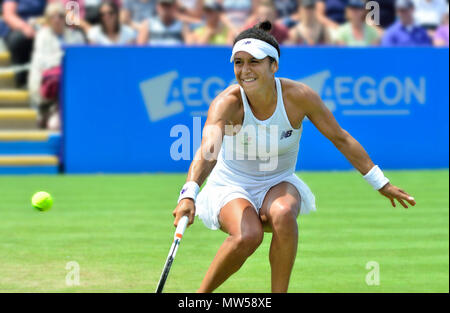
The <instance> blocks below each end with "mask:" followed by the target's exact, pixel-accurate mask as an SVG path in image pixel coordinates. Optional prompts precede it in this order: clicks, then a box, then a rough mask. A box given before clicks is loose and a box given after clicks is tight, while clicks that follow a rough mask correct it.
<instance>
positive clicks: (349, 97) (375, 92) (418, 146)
mask: <svg viewBox="0 0 450 313" xmlns="http://www.w3.org/2000/svg"><path fill="white" fill-rule="evenodd" d="M448 51H449V50H448V49H434V48H395V49H386V48H369V49H349V48H299V47H283V48H282V54H281V60H280V70H279V72H278V74H277V76H278V77H286V78H290V79H293V80H297V81H301V82H303V83H305V84H307V85H308V86H310V87H311V88H313V89H314V90H315V91H316V92H318V93H319V95H320V96H321V97H322V99H323V101H324V102H325V104H326V105H327V107H328V108H329V109H330V110H331V111H332V112H333V114H334V116H335V117H336V119H337V121H338V122H339V123H340V124H341V126H342V127H343V128H344V129H346V130H347V131H348V132H349V133H350V134H352V135H353V137H355V138H356V139H357V140H358V141H359V142H360V143H361V144H362V145H363V146H364V148H365V149H366V150H367V151H368V153H369V155H370V156H371V157H372V159H373V160H374V162H375V163H376V164H379V165H380V166H381V167H382V168H383V169H417V168H448V156H449V155H448V151H449V146H448V144H449V137H448V136H449V88H448V85H449V64H448V63H449V61H448V57H449V52H448ZM230 53H231V49H230V48H226V47H178V48H163V47H145V48H144V47H115V48H111V47H108V48H105V47H69V48H67V50H66V55H65V60H64V78H63V84H64V86H63V103H64V108H63V112H64V166H65V171H66V172H67V173H93V172H104V173H127V172H185V171H187V170H188V167H189V164H190V162H191V160H192V158H193V155H194V153H195V151H196V149H197V148H198V147H199V145H200V140H201V129H202V125H203V124H204V123H205V120H206V115H207V110H208V107H209V104H210V103H211V101H212V100H213V99H214V97H215V96H216V95H217V94H219V93H220V92H221V91H222V90H223V89H225V88H226V87H227V86H228V85H230V84H233V83H234V72H233V66H232V64H230V63H229V58H230ZM303 125H304V130H303V135H302V139H301V142H300V152H299V158H298V162H297V169H301V170H342V169H350V168H352V167H351V164H350V163H349V162H348V161H347V160H346V159H345V157H344V156H342V155H341V154H340V152H339V151H338V150H337V149H336V148H335V147H334V146H333V145H332V143H331V142H329V141H328V140H327V139H326V138H325V137H324V136H323V135H321V134H320V133H319V132H318V131H317V129H316V128H315V127H314V125H312V123H311V122H309V121H305V122H304V123H303Z"/></svg>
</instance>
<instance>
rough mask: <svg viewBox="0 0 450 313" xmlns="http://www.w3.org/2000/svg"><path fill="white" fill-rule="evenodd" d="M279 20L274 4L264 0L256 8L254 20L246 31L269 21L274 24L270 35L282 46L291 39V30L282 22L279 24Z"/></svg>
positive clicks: (246, 26) (249, 23) (247, 26)
mask: <svg viewBox="0 0 450 313" xmlns="http://www.w3.org/2000/svg"><path fill="white" fill-rule="evenodd" d="M277 18H278V16H277V11H276V9H275V6H274V4H273V2H272V1H270V0H263V1H261V2H260V3H259V4H258V6H257V7H256V10H255V16H254V18H252V19H251V20H250V21H249V22H248V23H247V24H246V25H245V26H244V29H248V28H251V27H253V26H255V25H256V24H258V23H261V22H264V21H269V22H270V23H271V24H272V29H271V30H270V34H271V35H272V36H274V37H275V39H276V40H277V41H278V43H279V44H282V43H284V41H286V40H287V39H288V38H289V30H288V28H287V27H286V26H284V25H283V24H282V23H281V22H277Z"/></svg>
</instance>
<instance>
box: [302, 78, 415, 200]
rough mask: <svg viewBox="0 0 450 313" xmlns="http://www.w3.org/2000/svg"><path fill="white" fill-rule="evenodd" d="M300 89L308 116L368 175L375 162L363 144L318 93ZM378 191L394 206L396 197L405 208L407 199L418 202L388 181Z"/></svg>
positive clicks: (359, 169)
mask: <svg viewBox="0 0 450 313" xmlns="http://www.w3.org/2000/svg"><path fill="white" fill-rule="evenodd" d="M298 89H299V90H298V93H299V95H298V96H299V98H300V99H302V103H303V105H304V106H303V108H304V110H305V114H306V116H307V117H308V118H309V119H310V121H311V122H312V123H313V124H314V126H316V127H317V129H318V130H319V131H320V132H321V133H322V134H323V135H324V136H325V137H326V138H328V139H329V140H330V141H331V142H332V143H333V144H334V145H335V146H336V148H337V149H338V150H339V151H340V152H341V153H342V154H343V155H344V156H345V157H346V158H347V160H348V161H349V162H350V163H351V164H352V165H353V166H354V167H355V168H356V169H357V170H358V171H359V172H360V173H361V174H362V175H366V174H367V173H368V172H369V171H370V170H371V169H372V168H373V167H374V166H375V164H374V163H373V162H372V160H371V159H370V157H369V155H368V154H367V152H366V151H365V150H364V148H363V147H362V146H361V144H360V143H359V142H358V141H357V140H356V139H355V138H353V137H352V136H351V135H350V134H349V133H348V132H347V131H345V130H344V129H342V128H341V126H340V125H339V124H338V122H337V121H336V119H335V118H334V116H333V114H332V113H331V112H330V110H328V108H327V107H326V106H325V104H324V103H323V102H322V100H321V99H320V97H319V95H317V93H315V92H314V91H313V90H311V89H310V88H309V87H306V86H304V85H302V87H300V88H298ZM378 191H379V192H380V193H381V194H382V195H383V196H385V197H387V198H389V199H390V201H391V204H392V205H393V206H394V207H395V202H394V199H396V200H397V201H398V202H399V203H400V204H401V205H402V206H403V207H405V208H407V207H408V206H407V204H406V203H405V201H406V202H408V203H409V204H411V205H415V204H416V202H415V201H414V198H412V197H411V196H410V195H409V194H408V193H406V192H405V191H403V190H402V189H400V188H398V187H396V186H394V185H391V184H390V183H387V184H386V185H385V186H384V187H382V188H381V189H379V190H378Z"/></svg>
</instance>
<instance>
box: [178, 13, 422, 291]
mask: <svg viewBox="0 0 450 313" xmlns="http://www.w3.org/2000/svg"><path fill="white" fill-rule="evenodd" d="M270 29H271V24H270V23H269V22H263V23H261V24H259V25H258V26H255V27H253V28H251V29H248V30H245V31H243V32H242V33H240V34H239V35H238V37H237V38H236V39H235V42H234V45H233V51H232V56H231V62H233V61H234V73H235V75H236V80H237V82H238V84H236V85H232V86H230V87H228V88H227V89H226V90H224V91H223V92H222V93H220V94H219V95H218V96H217V97H216V98H215V99H214V101H213V102H212V103H211V106H210V108H209V111H208V117H207V120H206V123H205V127H204V131H203V138H202V142H201V146H200V149H199V150H198V151H197V152H196V155H195V158H194V160H193V161H192V163H191V165H190V168H189V173H188V175H187V182H186V184H185V185H184V186H183V188H182V190H181V192H180V197H179V200H178V205H177V207H176V208H175V210H174V211H173V215H174V216H175V221H174V224H175V226H176V225H177V224H178V221H179V219H180V218H181V217H182V216H184V215H187V216H188V217H189V225H190V224H192V223H193V222H194V216H195V215H197V216H199V218H200V219H201V220H202V221H203V223H204V224H205V225H206V226H207V227H208V228H210V229H221V230H222V231H224V232H225V233H227V234H228V235H229V236H228V237H227V238H226V239H225V241H224V242H223V244H222V245H221V246H220V248H219V251H218V252H217V254H216V256H215V257H214V259H213V261H212V263H211V265H210V267H209V269H208V271H207V273H206V276H205V277H204V279H203V281H202V283H201V286H200V288H199V289H198V292H212V291H213V290H215V289H216V288H217V287H218V286H220V285H221V284H222V283H223V282H224V281H225V280H226V279H227V278H228V277H230V276H231V275H232V274H233V273H235V272H236V271H237V270H238V269H239V268H240V267H241V266H242V264H243V263H244V262H245V260H246V259H247V258H248V257H249V256H250V255H251V254H252V253H253V252H254V251H255V250H256V248H257V247H258V246H259V245H260V243H261V242H262V239H263V234H264V232H265V231H266V232H272V242H271V246H270V252H269V260H270V266H271V284H272V292H287V290H288V285H289V278H290V275H291V271H292V267H293V265H294V261H295V257H296V254H297V243H298V226H297V216H298V214H299V213H300V214H306V213H308V212H309V211H313V210H315V198H314V195H313V194H312V192H311V191H310V189H309V188H308V186H307V185H306V184H305V183H304V182H302V181H301V180H300V179H299V178H298V177H297V176H296V175H295V174H294V170H295V165H296V161H297V153H298V149H299V141H300V136H301V133H302V121H303V119H304V118H305V117H308V119H309V120H310V121H311V122H312V123H313V124H314V125H315V126H316V127H317V129H319V131H320V132H321V133H322V134H323V135H325V137H327V138H328V139H329V140H330V141H331V142H332V143H333V144H334V145H335V146H336V147H337V148H338V149H339V151H341V153H342V154H343V155H344V156H345V157H346V158H347V159H348V160H349V161H350V162H351V164H352V165H353V166H354V167H355V168H356V169H357V170H358V171H359V172H360V173H361V174H362V175H364V176H363V177H364V178H365V179H366V180H367V181H368V182H369V183H370V184H371V185H372V186H373V188H374V189H376V190H378V191H379V192H380V193H381V194H382V195H383V196H385V197H387V198H389V199H390V201H391V204H392V205H393V206H394V207H395V206H396V203H395V200H397V201H398V202H399V203H400V204H401V205H402V206H403V207H405V208H407V207H408V203H409V204H410V205H415V201H414V198H413V197H411V196H410V195H409V194H407V193H406V192H405V191H403V190H401V189H399V188H397V187H396V186H394V185H392V184H390V183H389V180H388V179H387V178H386V177H385V176H384V174H383V172H382V171H381V169H380V168H379V167H378V166H376V165H375V164H374V163H373V162H372V160H371V159H370V157H369V156H368V154H367V153H366V151H365V150H364V148H363V147H362V146H361V145H360V144H359V143H358V142H357V141H356V140H355V139H354V138H353V137H352V136H351V135H350V134H349V133H348V132H346V131H345V130H343V129H342V128H341V127H340V126H339V125H338V123H337V122H336V120H335V119H334V117H333V115H332V113H331V112H330V111H329V110H328V109H327V107H326V106H325V105H324V103H323V102H322V101H321V99H320V97H319V96H318V95H317V94H316V93H315V92H314V91H313V90H311V89H310V88H309V87H307V86H306V85H304V84H302V83H298V82H296V81H292V80H289V79H285V78H276V77H275V73H276V72H277V70H278V65H279V58H280V48H279V46H278V43H277V41H276V40H275V39H274V37H273V36H271V35H270V34H269V33H268V31H269V30H270ZM268 143H269V144H268ZM267 146H269V147H270V149H269V151H267ZM255 151H256V152H255ZM208 176H209V178H208V181H207V183H206V185H205V186H204V188H203V189H202V191H201V192H200V193H198V192H199V186H201V185H202V184H203V182H204V181H205V180H206V178H207V177H208Z"/></svg>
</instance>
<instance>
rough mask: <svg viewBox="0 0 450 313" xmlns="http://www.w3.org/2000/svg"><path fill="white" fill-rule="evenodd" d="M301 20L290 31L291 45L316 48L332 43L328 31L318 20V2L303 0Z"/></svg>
mask: <svg viewBox="0 0 450 313" xmlns="http://www.w3.org/2000/svg"><path fill="white" fill-rule="evenodd" d="M299 20H300V21H299V23H298V24H297V25H296V26H294V27H292V28H291V29H290V31H289V40H288V43H289V44H297V45H298V44H303V45H309V46H316V45H327V44H329V43H330V42H331V39H330V33H329V32H328V29H327V28H326V27H325V25H324V24H322V23H321V22H319V20H318V18H317V11H316V0H302V3H301V8H300V16H299Z"/></svg>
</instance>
